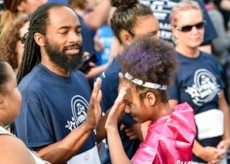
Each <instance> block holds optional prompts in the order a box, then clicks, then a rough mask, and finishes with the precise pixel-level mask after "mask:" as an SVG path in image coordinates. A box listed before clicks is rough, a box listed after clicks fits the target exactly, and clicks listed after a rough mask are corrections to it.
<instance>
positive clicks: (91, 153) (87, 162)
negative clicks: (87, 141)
mask: <svg viewBox="0 0 230 164" xmlns="http://www.w3.org/2000/svg"><path fill="white" fill-rule="evenodd" d="M76 163H80V164H100V163H101V162H100V159H99V155H98V150H97V147H96V146H94V147H93V148H92V149H90V150H88V151H85V152H83V153H81V154H78V155H76V156H74V157H72V158H71V159H70V160H69V161H68V162H67V164H76Z"/></svg>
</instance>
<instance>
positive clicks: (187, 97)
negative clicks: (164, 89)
mask: <svg viewBox="0 0 230 164" xmlns="http://www.w3.org/2000/svg"><path fill="white" fill-rule="evenodd" d="M177 59H178V60H179V66H178V67H179V68H178V70H177V72H176V75H175V78H174V83H173V85H172V86H171V87H170V88H169V89H168V93H169V97H170V99H175V100H178V103H179V104H180V103H184V102H187V103H188V104H189V105H190V106H191V107H192V108H193V110H194V113H195V115H196V114H199V113H202V112H206V111H208V110H210V109H219V105H218V100H219V93H220V91H221V90H222V89H223V88H224V82H223V81H222V78H221V74H220V71H219V69H218V62H217V60H216V59H215V57H214V56H213V55H211V54H207V53H205V52H200V54H199V56H198V57H197V58H189V57H186V56H184V55H182V54H180V53H177ZM201 63H202V64H201ZM196 139H197V141H198V142H199V143H200V144H201V145H203V146H215V147H216V146H217V144H218V143H219V142H220V140H221V136H217V137H213V138H207V139H202V140H199V139H198V138H196ZM193 161H196V162H204V161H203V160H201V159H200V158H198V157H196V156H195V155H193Z"/></svg>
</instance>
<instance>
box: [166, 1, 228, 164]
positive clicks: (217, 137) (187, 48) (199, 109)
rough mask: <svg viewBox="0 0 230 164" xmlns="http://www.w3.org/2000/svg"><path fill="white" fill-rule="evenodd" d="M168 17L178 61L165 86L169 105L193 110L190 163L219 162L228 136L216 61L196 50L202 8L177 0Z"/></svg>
mask: <svg viewBox="0 0 230 164" xmlns="http://www.w3.org/2000/svg"><path fill="white" fill-rule="evenodd" d="M170 18H171V27H172V33H173V40H174V43H175V46H176V51H177V59H178V60H179V69H178V70H177V72H176V75H175V78H174V84H173V86H172V87H171V88H169V89H168V92H169V96H170V100H169V102H170V105H171V106H172V107H173V106H175V105H177V104H178V103H183V102H188V103H189V105H191V106H192V108H193V109H194V113H195V121H196V126H197V136H196V140H195V142H194V146H193V162H194V163H196V162H197V163H208V162H210V163H211V162H212V163H216V162H220V161H222V160H223V159H224V158H225V157H226V150H227V146H226V145H223V144H221V142H223V141H224V140H225V139H227V138H229V126H228V116H229V115H228V105H227V102H226V100H225V96H224V92H223V88H224V83H223V81H222V79H221V74H220V72H219V69H218V62H217V60H216V59H215V57H214V56H213V55H211V54H207V53H205V52H203V51H200V50H199V46H200V45H201V43H202V41H203V37H204V27H205V21H204V19H203V14H202V10H201V9H200V7H199V5H198V4H197V2H195V1H181V2H180V3H178V5H177V6H175V7H174V8H173V10H172V13H171V17H170Z"/></svg>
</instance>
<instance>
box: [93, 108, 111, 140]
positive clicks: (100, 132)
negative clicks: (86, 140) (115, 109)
mask: <svg viewBox="0 0 230 164" xmlns="http://www.w3.org/2000/svg"><path fill="white" fill-rule="evenodd" d="M108 113H109V112H107V113H106V114H105V115H104V116H102V117H101V119H100V121H99V123H98V125H97V128H96V132H97V143H100V142H101V141H102V140H103V139H104V138H106V136H107V134H106V130H105V121H106V119H107V116H108Z"/></svg>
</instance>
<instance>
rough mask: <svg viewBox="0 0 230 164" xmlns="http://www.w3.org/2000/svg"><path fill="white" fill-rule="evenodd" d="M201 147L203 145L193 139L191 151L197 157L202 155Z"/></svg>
mask: <svg viewBox="0 0 230 164" xmlns="http://www.w3.org/2000/svg"><path fill="white" fill-rule="evenodd" d="M202 149H203V146H202V145H200V144H199V143H198V141H197V140H195V141H194V143H193V148H192V152H193V153H194V154H195V155H196V156H197V157H201V156H202Z"/></svg>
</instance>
